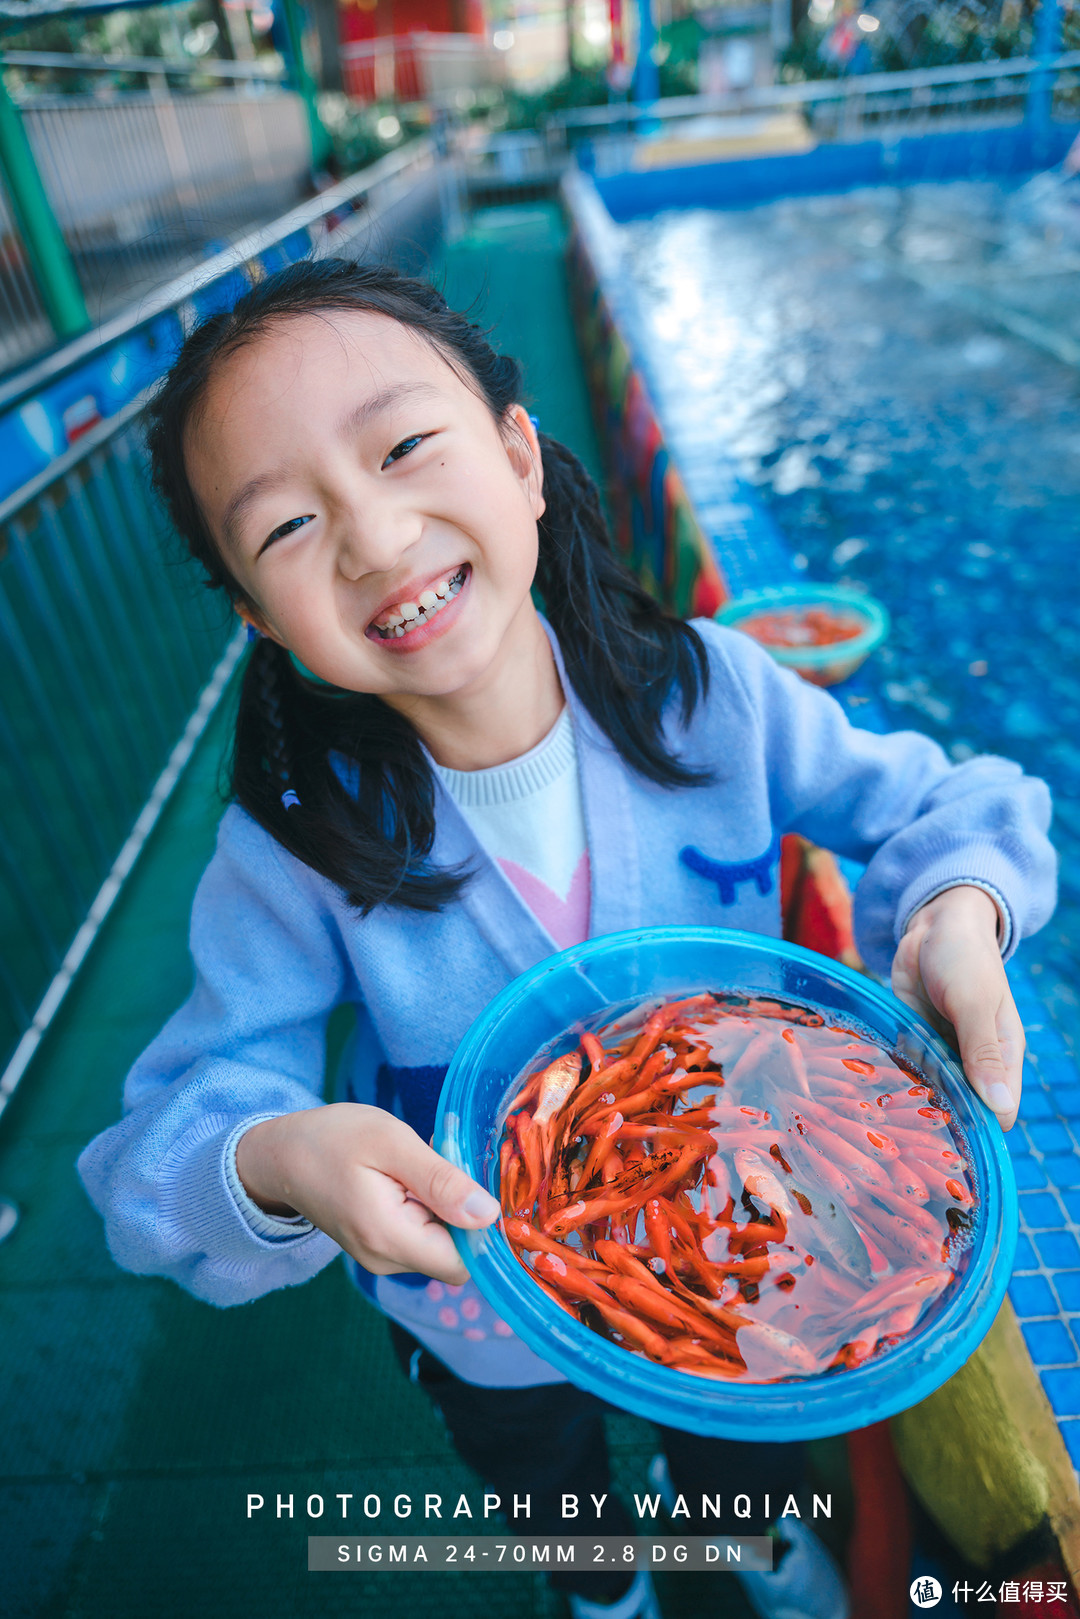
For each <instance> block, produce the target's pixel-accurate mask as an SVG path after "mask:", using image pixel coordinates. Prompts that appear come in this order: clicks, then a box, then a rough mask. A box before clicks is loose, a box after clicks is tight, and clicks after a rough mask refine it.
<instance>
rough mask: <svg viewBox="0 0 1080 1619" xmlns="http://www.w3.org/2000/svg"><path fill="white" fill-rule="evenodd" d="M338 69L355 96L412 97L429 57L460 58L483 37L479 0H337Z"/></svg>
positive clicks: (425, 75)
mask: <svg viewBox="0 0 1080 1619" xmlns="http://www.w3.org/2000/svg"><path fill="white" fill-rule="evenodd" d="M338 17H339V29H340V36H341V44H342V52H341V62H342V74H343V80H344V85H345V90H346V92H347V93H348V94H349V95H350V96H352V97H353V98H354V99H355V100H357V101H380V100H398V101H412V100H418V99H420V98H422V97H424V96H425V95H426V94H427V93H428V91H429V89H430V83H429V80H430V78H431V73H430V69H429V62H430V61H431V60H440V61H450V60H453V59H454V58H458V57H460V58H461V60H462V63H464V62H465V61H466V60H467V59H469V58H470V57H472V56H473V55H474V54H475V52H476V50H477V48H478V46H479V47H480V48H483V45H484V44H486V37H487V17H486V14H485V9H484V0H338Z"/></svg>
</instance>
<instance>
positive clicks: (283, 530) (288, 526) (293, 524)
mask: <svg viewBox="0 0 1080 1619" xmlns="http://www.w3.org/2000/svg"><path fill="white" fill-rule="evenodd" d="M314 515H315V514H314V513H313V512H309V513H308V515H307V516H306V517H290V518H289V521H288V522H287V523H279V524H278V526H277V528H275V529H272V530H271V532H270V533H269V534H268V535H267V536H266V539H265V540H264V541H263V543H262V545H261V546H260V547H259V555H260V556H262V554H263V552H264V551H265V550H266V547H267V546H268V545H272V544H273V543H274V541H275V540H280V539H283V538H284V536H285V535H286V534H295V532H296V530H297V529H298V528H303V526H304V524H305V523H310V522H312V521H313V520H314Z"/></svg>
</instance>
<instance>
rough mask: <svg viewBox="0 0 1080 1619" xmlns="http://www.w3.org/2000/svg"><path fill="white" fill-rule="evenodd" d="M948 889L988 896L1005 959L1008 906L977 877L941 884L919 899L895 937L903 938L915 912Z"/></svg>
mask: <svg viewBox="0 0 1080 1619" xmlns="http://www.w3.org/2000/svg"><path fill="white" fill-rule="evenodd" d="M950 888H981V889H982V891H983V893H984V894H989V896H990V898H991V899H992V900H993V902H994V904H995V905H996V906H997V913H998V948H999V949H1000V951H1001V955H1002V959H1003V960H1004V959H1006V958H1007V957H1008V955H1009V954H1010V946H1011V944H1012V937H1013V925H1012V914H1011V913H1010V911H1009V907H1008V905H1007V904H1006V903H1005V896H1004V894H1003V893H1002V892H1001V890H1000V888H995V887H994V885H993V883H984V882H983V881H981V879H980V878H978V877H961V878H960V879H959V881H957V882H949V883H941V884H940V885H939V887H937V888H935V889H934V890H933V892H932V893H930V894H927V896H926V898H925V899H921V900H920V901H919V903H918V905H917V906H915V908H914V909H913V910H910V911H908V913H907V915H906V916H905V918H904V920H903V924H902V925H901V928H900V931H899V933H898V935H897V937H898V938H903V936H904V934H905V933H906V932H907V930H908V924H909V922H910V921H911V918H912V917H913V916H914V915H915V911H916V910H922V908H923V906H924V905H929V903H930V901H931V900H932V899H937V897H938V895H939V894H947V893H948V891H949V889H950Z"/></svg>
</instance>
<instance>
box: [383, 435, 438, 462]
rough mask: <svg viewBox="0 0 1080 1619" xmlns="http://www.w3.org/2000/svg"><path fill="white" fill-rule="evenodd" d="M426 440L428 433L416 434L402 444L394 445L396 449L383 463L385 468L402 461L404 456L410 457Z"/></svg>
mask: <svg viewBox="0 0 1080 1619" xmlns="http://www.w3.org/2000/svg"><path fill="white" fill-rule="evenodd" d="M425 438H427V434H426V433H414V434H413V435H412V437H411V438H403V439H402V441H401V443H400V444H395V445H394V448H393V449H392V450H391V451H390V454H389V455H388V456H387V457H386V460H385V461H384V462H383V466H384V467H388V466H391V465H392V464H393V463H394V462H395V461H400V460H401V459H402V457H403V456H406V455H409V454H410V453H411V452H412V451H413V450H415V449H416V446H417V445H418V444H422V443H423V441H424V439H425Z"/></svg>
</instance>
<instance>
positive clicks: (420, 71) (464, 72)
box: [341, 33, 506, 104]
mask: <svg viewBox="0 0 1080 1619" xmlns="http://www.w3.org/2000/svg"><path fill="white" fill-rule="evenodd" d="M341 76H342V83H343V85H344V88H345V93H346V95H348V96H349V97H351V99H352V100H353V101H360V102H371V101H430V102H434V103H436V104H438V103H440V102H442V103H447V102H452V101H453V99H454V96H455V94H456V92H457V91H459V90H479V89H482V88H484V87H486V86H488V85H493V84H501V83H502V82H503V80H504V79H505V77H506V59H505V57H504V56H503V54H502V53H501V52H500V51H497V50H495V49H494V47H493V46H492V45H490V44H489V43H488V41H487V40H486V39H481V38H480V37H479V36H477V35H474V34H430V33H414V34H395V35H387V36H384V37H383V38H381V39H362V40H353V41H352V42H351V43H350V44H347V45H343V46H342V47H341Z"/></svg>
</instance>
